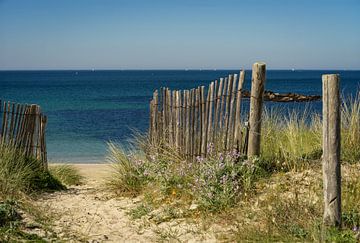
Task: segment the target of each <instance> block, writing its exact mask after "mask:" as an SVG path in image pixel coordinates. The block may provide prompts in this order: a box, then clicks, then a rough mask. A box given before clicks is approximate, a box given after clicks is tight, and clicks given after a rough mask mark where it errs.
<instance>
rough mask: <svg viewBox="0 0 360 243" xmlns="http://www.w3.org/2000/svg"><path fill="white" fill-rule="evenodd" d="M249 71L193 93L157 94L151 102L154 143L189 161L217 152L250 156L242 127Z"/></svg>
mask: <svg viewBox="0 0 360 243" xmlns="http://www.w3.org/2000/svg"><path fill="white" fill-rule="evenodd" d="M244 78H245V71H241V72H240V74H239V75H238V74H232V75H229V76H228V77H225V78H220V79H219V80H215V81H213V82H211V83H210V85H209V87H208V89H207V90H205V87H204V86H201V87H197V88H195V89H191V90H183V91H180V90H173V91H172V90H170V89H168V88H162V89H160V92H159V91H158V90H156V91H155V92H154V94H153V99H152V100H151V102H150V127H149V136H150V141H151V142H152V143H154V144H161V143H166V144H168V145H170V146H174V147H176V148H177V149H178V151H179V152H180V153H181V154H183V155H185V156H186V157H190V158H194V157H195V156H203V157H206V155H207V153H208V146H211V147H214V148H215V149H216V150H217V151H229V150H232V149H237V150H238V151H242V152H243V153H246V151H244V150H246V141H245V140H246V139H245V137H244V136H243V135H244V134H246V132H244V129H243V128H244V127H243V126H242V125H241V117H240V114H241V96H242V88H243V83H244Z"/></svg>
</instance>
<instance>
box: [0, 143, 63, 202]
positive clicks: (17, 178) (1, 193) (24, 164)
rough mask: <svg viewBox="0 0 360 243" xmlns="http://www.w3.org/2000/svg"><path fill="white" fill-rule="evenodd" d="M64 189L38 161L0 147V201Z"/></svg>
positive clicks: (6, 147)
mask: <svg viewBox="0 0 360 243" xmlns="http://www.w3.org/2000/svg"><path fill="white" fill-rule="evenodd" d="M64 188H65V187H64V186H63V185H62V184H61V183H60V182H59V181H58V180H57V179H55V178H54V177H53V176H52V175H51V174H50V173H49V172H48V171H46V170H45V169H44V168H43V165H42V163H41V162H40V161H38V160H36V159H35V158H31V157H27V156H26V155H25V154H24V153H23V152H22V151H20V150H17V149H14V148H12V147H10V146H7V145H1V146H0V199H3V200H5V199H17V198H21V197H22V196H23V195H31V193H34V192H37V191H44V190H45V191H46V190H59V189H64Z"/></svg>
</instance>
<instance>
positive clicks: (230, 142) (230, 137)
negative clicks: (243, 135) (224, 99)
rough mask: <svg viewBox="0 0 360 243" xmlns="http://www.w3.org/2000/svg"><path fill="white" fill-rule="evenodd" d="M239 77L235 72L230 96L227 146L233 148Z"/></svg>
mask: <svg viewBox="0 0 360 243" xmlns="http://www.w3.org/2000/svg"><path fill="white" fill-rule="evenodd" d="M237 79H238V75H237V74H234V80H233V85H232V88H231V97H230V112H229V125H228V131H227V133H228V136H227V146H226V147H227V148H228V149H231V148H232V146H233V139H234V124H235V122H234V121H233V120H234V118H235V114H234V113H235V112H234V107H235V104H234V103H235V97H236V84H237Z"/></svg>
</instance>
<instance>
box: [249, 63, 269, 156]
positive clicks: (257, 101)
mask: <svg viewBox="0 0 360 243" xmlns="http://www.w3.org/2000/svg"><path fill="white" fill-rule="evenodd" d="M265 80H266V64H265V63H263V62H256V63H254V64H253V67H252V78H251V98H250V118H249V126H250V129H249V145H248V157H251V156H258V155H259V154H260V134H261V113H262V106H263V96H264V88H265Z"/></svg>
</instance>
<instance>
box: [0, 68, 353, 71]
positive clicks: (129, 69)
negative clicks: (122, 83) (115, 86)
mask: <svg viewBox="0 0 360 243" xmlns="http://www.w3.org/2000/svg"><path fill="white" fill-rule="evenodd" d="M233 70H239V71H240V70H245V71H251V70H252V69H251V68H245V69H241V68H238V69H237V68H163V69H161V68H99V69H97V68H79V69H72V68H69V69H67V68H64V69H50V68H49V69H0V72H27V71H30V72H31V71H92V72H95V71H233ZM267 70H271V71H360V68H359V69H352V68H349V69H347V68H269V69H267Z"/></svg>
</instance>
